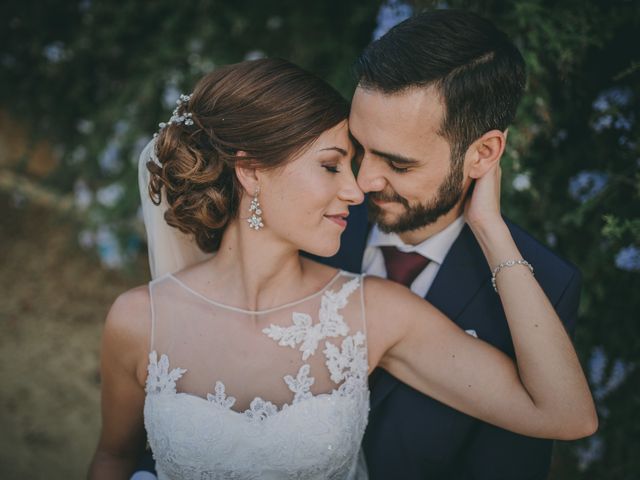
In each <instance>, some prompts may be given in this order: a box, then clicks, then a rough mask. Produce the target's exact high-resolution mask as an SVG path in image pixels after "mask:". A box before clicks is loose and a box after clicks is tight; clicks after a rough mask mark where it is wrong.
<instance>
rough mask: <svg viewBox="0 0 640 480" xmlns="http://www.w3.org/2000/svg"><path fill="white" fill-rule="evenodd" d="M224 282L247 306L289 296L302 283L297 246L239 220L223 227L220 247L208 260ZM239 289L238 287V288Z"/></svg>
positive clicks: (264, 305) (264, 304) (270, 303)
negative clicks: (222, 277)
mask: <svg viewBox="0 0 640 480" xmlns="http://www.w3.org/2000/svg"><path fill="white" fill-rule="evenodd" d="M212 261H213V262H214V263H215V269H216V271H217V272H219V273H221V274H223V276H224V278H225V281H226V285H227V286H230V287H232V288H234V290H235V291H234V296H235V293H237V294H238V297H244V298H238V300H240V301H242V302H243V303H245V304H246V305H247V307H246V308H247V309H249V310H264V309H265V308H269V307H270V306H273V305H277V304H279V303H281V300H282V303H284V302H286V301H289V300H291V299H290V298H288V297H289V296H290V295H291V294H292V293H294V294H295V292H296V290H297V289H296V286H297V287H298V288H300V286H301V285H302V284H303V281H302V277H303V270H304V269H303V263H302V260H301V258H300V255H299V253H298V250H297V249H296V248H295V247H294V246H293V245H291V244H288V243H285V242H283V241H282V240H281V239H277V238H274V236H273V235H271V234H270V233H269V231H268V230H260V231H255V230H252V229H251V228H249V227H248V226H247V225H245V222H242V221H241V220H237V219H236V220H234V221H232V222H231V223H230V224H229V225H228V226H227V228H226V229H225V232H224V235H223V237H222V242H221V243H220V249H219V250H218V253H217V254H216V255H215V257H214V258H213V260H212ZM238 289H239V290H238Z"/></svg>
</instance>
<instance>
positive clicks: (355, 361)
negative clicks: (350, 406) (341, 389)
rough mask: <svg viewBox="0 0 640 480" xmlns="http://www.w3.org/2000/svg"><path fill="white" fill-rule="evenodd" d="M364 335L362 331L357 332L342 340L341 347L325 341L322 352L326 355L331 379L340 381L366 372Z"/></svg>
mask: <svg viewBox="0 0 640 480" xmlns="http://www.w3.org/2000/svg"><path fill="white" fill-rule="evenodd" d="M364 344H365V337H364V335H363V334H362V332H357V333H356V334H355V335H351V336H349V337H346V338H345V339H344V340H342V345H341V348H340V349H338V347H336V346H335V345H333V344H332V343H329V342H325V347H326V348H325V349H324V352H323V353H324V354H325V356H326V357H327V368H328V369H329V373H331V380H332V381H334V382H335V383H340V382H342V381H343V380H346V379H348V378H349V377H353V376H357V377H360V376H362V374H363V372H365V373H366V371H367V369H368V366H367V353H366V350H365V348H364Z"/></svg>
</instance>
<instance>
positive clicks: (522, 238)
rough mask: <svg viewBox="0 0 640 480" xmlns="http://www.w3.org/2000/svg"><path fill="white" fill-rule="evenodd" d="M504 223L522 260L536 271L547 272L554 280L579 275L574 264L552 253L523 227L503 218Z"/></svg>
mask: <svg viewBox="0 0 640 480" xmlns="http://www.w3.org/2000/svg"><path fill="white" fill-rule="evenodd" d="M505 222H506V224H507V226H508V227H509V230H510V231H511V236H512V237H513V240H514V241H515V243H516V245H517V246H518V249H519V250H520V253H522V256H523V258H524V259H525V260H527V261H528V262H530V263H531V264H533V265H534V268H536V269H537V270H538V271H549V272H550V273H552V274H553V275H554V276H555V277H556V278H560V277H566V278H567V279H570V278H571V277H574V276H579V275H580V272H579V270H578V268H577V267H576V266H575V265H574V264H572V263H571V262H570V261H569V260H567V259H566V258H563V257H562V256H560V255H559V254H558V253H556V252H554V251H553V250H552V249H551V248H549V247H548V246H547V245H545V244H543V243H542V242H541V241H540V240H538V239H537V238H535V237H534V236H533V235H532V234H531V233H529V232H528V231H526V230H525V229H524V228H523V227H521V226H520V225H518V224H516V223H514V222H513V221H511V220H509V219H507V218H505Z"/></svg>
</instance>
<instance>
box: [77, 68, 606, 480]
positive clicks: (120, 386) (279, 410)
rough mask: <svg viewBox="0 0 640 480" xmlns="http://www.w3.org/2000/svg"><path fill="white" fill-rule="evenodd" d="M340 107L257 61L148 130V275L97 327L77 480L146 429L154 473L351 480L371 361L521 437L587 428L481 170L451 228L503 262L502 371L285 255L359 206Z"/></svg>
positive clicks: (324, 241) (408, 298) (570, 362)
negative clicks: (461, 220)
mask: <svg viewBox="0 0 640 480" xmlns="http://www.w3.org/2000/svg"><path fill="white" fill-rule="evenodd" d="M348 113H349V112H348V104H347V103H346V102H345V101H344V100H343V99H342V97H340V95H339V94H338V93H337V92H335V91H334V90H333V89H332V88H331V87H329V86H328V85H327V84H326V83H324V82H323V81H322V80H320V79H318V78H316V77H314V76H312V75H310V74H308V73H306V72H304V71H303V70H301V69H299V68H298V67H296V66H294V65H292V64H290V63H288V62H286V61H283V60H257V61H250V62H243V63H240V64H236V65H231V66H227V67H223V68H220V69H218V70H216V71H214V72H212V73H210V74H209V75H207V76H205V77H204V78H203V79H202V80H201V81H200V82H199V83H198V84H197V86H196V88H195V91H194V92H193V94H192V95H190V96H182V97H181V99H180V100H179V102H178V106H177V108H176V110H175V111H174V115H173V116H172V117H171V119H170V120H169V122H168V123H167V124H166V125H165V124H161V130H160V133H159V135H158V136H157V138H156V139H155V140H154V141H153V142H151V143H150V144H149V145H148V146H147V148H146V149H145V151H144V152H143V153H142V156H141V165H142V168H141V171H140V173H141V179H142V182H141V184H142V189H143V191H142V192H141V193H143V204H145V220H146V222H145V223H146V227H147V230H148V239H149V247H150V260H151V266H152V274H153V277H154V279H153V280H152V281H151V282H150V284H149V285H145V286H141V287H137V288H134V289H132V290H130V291H128V292H125V293H123V294H122V295H120V296H119V297H118V299H117V300H116V301H115V303H114V304H113V306H112V308H111V310H110V312H109V314H108V316H107V319H106V324H105V328H104V335H103V343H102V358H101V365H102V367H101V372H102V420H103V426H102V432H101V435H100V439H99V443H98V447H97V450H96V453H95V456H94V458H93V461H92V464H91V467H90V478H92V479H102V478H104V479H120V478H121V479H125V478H128V476H129V475H130V474H131V472H132V470H133V468H134V466H135V462H136V460H137V458H138V457H139V456H140V454H141V452H142V449H143V448H144V437H145V428H146V432H147V435H148V441H149V444H150V446H151V448H152V450H153V453H154V458H155V460H156V465H157V470H158V475H159V478H160V479H205V478H206V479H223V478H224V479H227V478H234V479H254V478H261V479H264V478H267V479H281V478H295V479H306V478H309V479H311V478H314V479H315V478H317V479H320V478H322V479H324V478H332V479H352V478H358V479H362V478H366V476H367V474H366V468H365V466H364V461H363V458H362V455H361V454H360V442H361V439H362V436H363V433H364V429H365V426H366V422H367V414H368V395H369V392H368V386H367V374H368V373H369V372H371V371H372V370H373V369H374V368H375V367H376V366H381V367H383V368H385V369H386V370H388V371H389V372H390V373H391V374H392V375H393V376H395V377H397V378H399V379H400V380H401V381H403V382H404V383H407V384H409V385H411V386H412V387H414V388H415V389H417V390H419V391H421V392H423V393H424V394H426V395H429V396H431V397H433V398H435V399H437V400H439V401H441V402H444V403H446V404H448V405H450V406H452V407H453V408H456V409H458V410H460V411H462V412H465V413H467V414H469V415H472V416H475V417H478V418H480V419H482V420H484V421H486V422H489V423H492V424H495V425H497V426H499V427H502V428H505V429H508V430H512V431H514V432H517V433H520V434H523V435H528V436H533V437H544V438H556V439H564V440H567V439H576V438H580V437H584V436H586V435H590V434H591V433H593V432H594V430H595V429H596V426H597V417H596V414H595V410H594V406H593V402H592V399H591V395H590V392H589V389H588V385H587V382H586V380H585V378H584V374H583V372H582V369H581V367H580V364H579V362H578V359H577V356H576V353H575V351H574V349H573V346H572V344H571V341H570V339H569V337H568V336H567V334H566V332H565V330H564V328H563V326H562V324H561V322H560V320H559V319H558V317H557V315H556V313H555V311H554V310H553V308H552V306H551V305H550V304H549V302H548V301H547V298H546V296H545V295H544V293H543V292H542V290H541V289H540V287H539V286H538V283H537V282H536V280H535V278H534V276H533V275H532V272H531V271H530V268H529V265H528V264H527V263H526V262H520V263H515V264H512V263H511V262H509V263H508V264H505V262H508V261H509V260H521V256H520V253H519V252H518V249H517V247H516V245H515V243H514V242H513V240H512V238H511V236H510V233H509V230H508V229H507V227H506V226H505V224H504V222H503V220H502V217H501V215H500V209H499V183H500V170H499V167H498V166H495V167H493V168H492V170H491V171H490V172H489V173H488V174H486V175H485V176H484V177H483V178H481V179H479V180H478V181H477V183H476V186H475V189H474V192H473V195H472V198H471V200H470V201H469V204H468V205H467V209H466V212H465V217H466V221H467V223H468V224H469V225H470V227H471V229H472V230H473V232H474V234H475V235H476V237H477V239H478V241H479V243H480V245H481V246H482V248H483V251H484V253H485V256H486V259H487V262H488V264H489V265H490V266H491V267H492V268H493V267H495V266H498V265H501V264H502V267H501V268H500V269H499V272H498V273H497V274H496V287H497V291H498V292H499V295H500V298H501V301H502V304H503V306H504V310H505V312H506V315H507V319H508V323H509V327H510V329H511V335H512V338H513V342H514V346H515V351H516V356H517V364H516V363H514V362H513V361H512V360H511V359H510V358H509V357H507V356H506V355H505V354H503V353H502V352H500V351H499V350H497V349H495V348H493V347H492V346H490V345H489V344H487V343H485V342H483V341H482V340H479V339H476V338H473V337H471V336H470V335H468V334H466V333H465V332H464V331H462V330H461V329H460V328H459V327H457V326H456V325H455V324H454V323H453V322H451V321H450V320H449V319H447V318H446V317H445V316H444V315H443V314H442V313H440V312H439V311H438V310H436V309H435V308H434V307H433V306H431V305H430V304H429V303H427V302H425V301H424V300H423V299H421V298H419V297H418V296H416V295H414V294H413V293H411V292H410V291H409V290H408V289H406V288H404V287H403V286H400V285H398V284H395V283H392V282H389V281H387V280H383V279H380V278H375V277H363V276H360V275H354V274H351V273H347V272H344V271H336V270H334V269H332V268H329V267H327V266H324V265H321V264H318V263H316V262H313V261H311V260H309V259H307V258H305V257H302V256H300V254H299V251H300V250H303V251H306V252H310V253H312V254H315V255H318V256H331V255H333V254H334V253H335V252H336V251H337V250H338V247H339V243H340V235H341V233H342V231H343V230H344V228H345V226H346V224H347V222H348V218H347V216H348V207H349V206H351V205H356V204H358V203H360V202H362V201H363V194H362V192H361V190H360V189H359V188H358V185H357V183H356V180H355V178H354V175H353V172H352V162H353V161H354V160H357V159H356V158H355V157H356V155H355V149H354V146H353V144H352V142H351V140H350V137H349V131H348V125H347V117H348ZM145 166H146V167H147V168H145ZM147 188H148V192H147V191H146V190H147ZM149 198H151V199H153V201H154V203H155V205H158V206H157V207H156V206H155V205H151V204H150V202H149ZM212 252H216V253H215V255H211V253H212Z"/></svg>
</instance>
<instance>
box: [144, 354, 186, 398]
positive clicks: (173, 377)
mask: <svg viewBox="0 0 640 480" xmlns="http://www.w3.org/2000/svg"><path fill="white" fill-rule="evenodd" d="M186 371H187V370H186V369H184V368H174V369H173V370H171V372H169V358H168V357H167V356H166V355H161V356H160V362H158V354H157V353H156V351H155V350H154V351H153V352H151V353H150V354H149V365H148V366H147V374H148V376H147V384H146V392H147V393H176V382H177V381H178V380H179V379H180V377H182V375H183V374H184V373H185V372H186Z"/></svg>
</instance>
